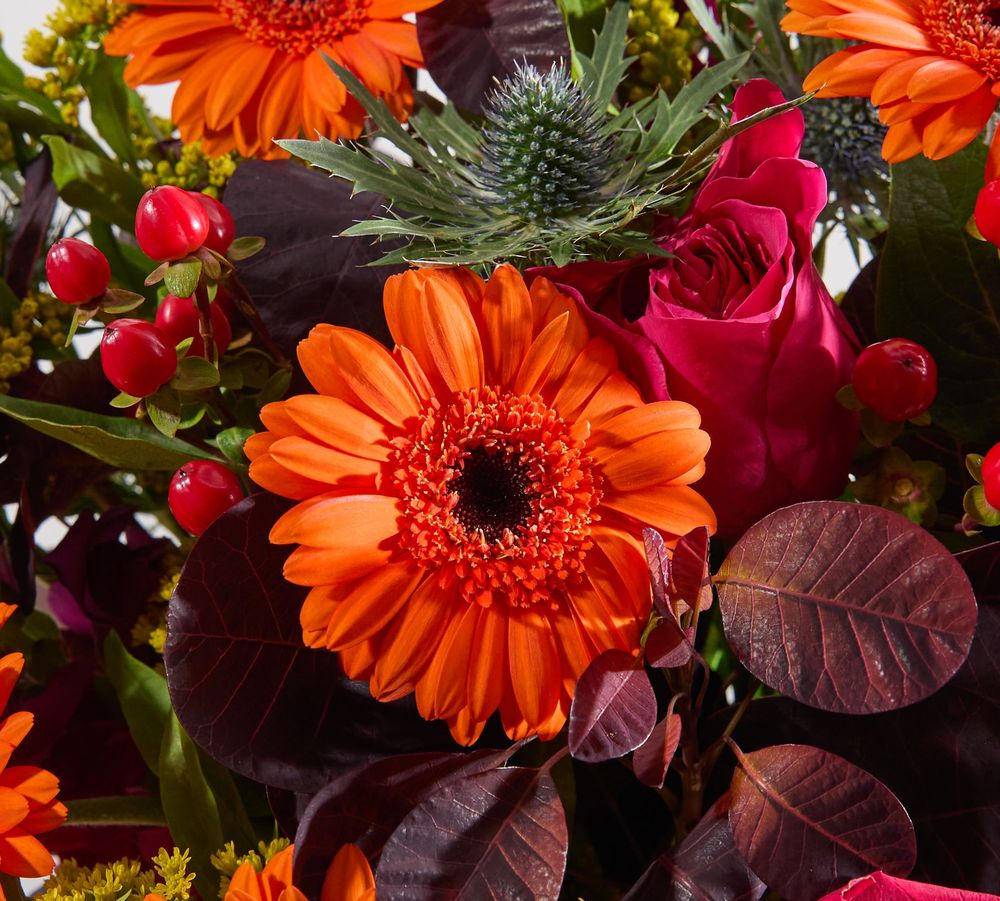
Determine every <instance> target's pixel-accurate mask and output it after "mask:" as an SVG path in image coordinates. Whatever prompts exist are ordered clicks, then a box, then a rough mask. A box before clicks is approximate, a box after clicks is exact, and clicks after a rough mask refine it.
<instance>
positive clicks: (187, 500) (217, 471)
mask: <svg viewBox="0 0 1000 901" xmlns="http://www.w3.org/2000/svg"><path fill="white" fill-rule="evenodd" d="M241 500H243V487H242V486H241V485H240V480H239V479H238V478H236V476H235V475H233V473H232V470H230V469H228V468H227V467H225V466H223V465H222V464H221V463H216V462H214V461H213V460H192V461H191V462H190V463H185V464H184V465H183V466H182V467H181V468H180V469H178V470H177V472H175V473H174V477H173V478H172V479H171V480H170V490H169V491H168V492H167V502H168V503H169V505H170V512H171V513H173V514H174V519H176V520H177V522H179V523H180V524H181V526H182V527H183V528H185V529H187V531H189V532H190V533H191V534H192V535H201V533H202V532H204V531H205V529H207V528H208V527H209V526H210V525H211V524H212V523H213V522H215V520H216V519H218V518H219V517H220V516H221V515H222V514H223V513H225V512H226V511H227V510H228V509H229V508H230V507H232V506H233V505H234V504H238V503H239V502H240V501H241Z"/></svg>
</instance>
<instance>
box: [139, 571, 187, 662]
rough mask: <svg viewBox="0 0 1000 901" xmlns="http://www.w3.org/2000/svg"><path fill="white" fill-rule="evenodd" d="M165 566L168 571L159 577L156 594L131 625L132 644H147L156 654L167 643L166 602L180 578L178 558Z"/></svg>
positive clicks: (161, 651) (168, 600)
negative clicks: (144, 610) (172, 564)
mask: <svg viewBox="0 0 1000 901" xmlns="http://www.w3.org/2000/svg"><path fill="white" fill-rule="evenodd" d="M167 566H168V567H169V568H170V571H168V572H167V574H166V575H164V576H163V578H162V579H160V585H159V587H158V588H157V591H156V594H154V595H153V596H152V597H151V598H150V599H149V606H148V607H147V608H146V612H145V613H143V614H141V615H140V617H139V619H138V620H136V623H135V625H134V626H133V627H132V636H131V637H132V646H133V647H139V646H140V645H144V644H148V645H149V646H150V647H151V648H152V649H153V650H154V651H156V653H157V654H163V647H164V645H165V644H166V643H167V604H168V603H169V602H170V598H171V596H172V595H173V593H174V589H175V588H176V587H177V580H178V579H179V578H180V561H179V559H178V561H177V562H176V565H174V566H171V563H170V561H168V563H167Z"/></svg>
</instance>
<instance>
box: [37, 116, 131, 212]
mask: <svg viewBox="0 0 1000 901" xmlns="http://www.w3.org/2000/svg"><path fill="white" fill-rule="evenodd" d="M42 140H43V141H44V142H45V143H46V144H48V146H49V149H50V150H51V151H52V178H53V180H54V181H55V183H56V186H57V187H58V188H59V196H60V197H62V199H63V200H65V201H66V203H68V204H69V205H70V206H75V207H80V208H82V209H85V210H87V212H90V213H94V214H96V215H98V216H101V217H102V218H104V219H107V220H108V221H109V222H113V223H114V224H115V225H117V226H119V227H120V228H123V229H125V230H127V231H131V230H132V229H133V228H135V208H136V206H138V204H139V200H140V198H141V197H142V195H143V187H142V183H141V182H140V181H139V179H137V178H136V177H135V176H133V175H130V174H129V173H128V172H126V171H125V170H124V169H122V167H121V166H119V165H118V164H116V163H114V162H112V161H111V160H109V159H107V158H105V157H102V156H98V155H97V154H96V153H93V152H92V151H90V150H85V149H84V148H82V147H75V146H73V145H72V144H69V143H67V142H66V141H65V139H63V138H61V137H58V136H56V135H49V136H46V137H44V138H42Z"/></svg>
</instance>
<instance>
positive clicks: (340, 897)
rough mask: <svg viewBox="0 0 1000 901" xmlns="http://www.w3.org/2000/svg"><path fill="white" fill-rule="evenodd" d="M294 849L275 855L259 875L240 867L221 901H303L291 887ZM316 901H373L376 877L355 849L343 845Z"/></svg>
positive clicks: (245, 867)
mask: <svg viewBox="0 0 1000 901" xmlns="http://www.w3.org/2000/svg"><path fill="white" fill-rule="evenodd" d="M294 853H295V845H289V846H288V847H287V848H285V850H284V851H281V852H280V853H278V854H275V855H274V857H272V858H271V859H270V860H269V861H268V862H267V864H266V866H265V867H264V869H263V871H262V872H260V873H258V872H257V870H255V869H254V866H253V864H251V863H244V864H240V866H239V868H238V869H237V870H236V872H235V873H233V878H232V879H231V880H230V882H229V888H228V889H227V890H226V897H225V899H224V901H306V896H305V895H304V894H302V892H301V891H299V890H298V889H297V888H296V887H295V886H294V885H292V857H293V855H294ZM319 901H375V877H374V876H373V875H372V869H371V867H370V866H369V865H368V860H367V859H366V858H365V855H364V854H362V853H361V849H360V848H359V847H358V846H357V845H344V846H343V847H342V848H341V849H340V850H339V851H338V852H337V855H336V856H335V857H334V858H333V862H332V863H331V864H330V869H329V870H327V872H326V879H324V880H323V890H322V892H320V896H319Z"/></svg>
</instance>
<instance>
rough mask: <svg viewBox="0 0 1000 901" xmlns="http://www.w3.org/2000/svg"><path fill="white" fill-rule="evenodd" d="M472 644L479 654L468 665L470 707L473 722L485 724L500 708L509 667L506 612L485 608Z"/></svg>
mask: <svg viewBox="0 0 1000 901" xmlns="http://www.w3.org/2000/svg"><path fill="white" fill-rule="evenodd" d="M480 609H481V611H482V612H481V613H480V615H479V622H478V624H477V627H476V634H475V636H474V638H473V640H472V643H473V646H474V647H475V649H476V653H475V654H473V655H472V657H471V659H470V661H469V672H468V676H467V686H466V687H467V690H468V704H469V711H470V714H471V716H472V719H473V720H475V721H478V722H485V721H486V720H487V719H488V718H489V716H490V714H492V713H493V711H494V710H496V709H497V707H499V705H500V699H501V697H502V695H503V679H502V678H501V675H500V674H501V673H503V671H504V669H505V667H506V663H507V612H506V611H505V610H502V609H500V608H499V607H498V606H492V607H482V608H480Z"/></svg>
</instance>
